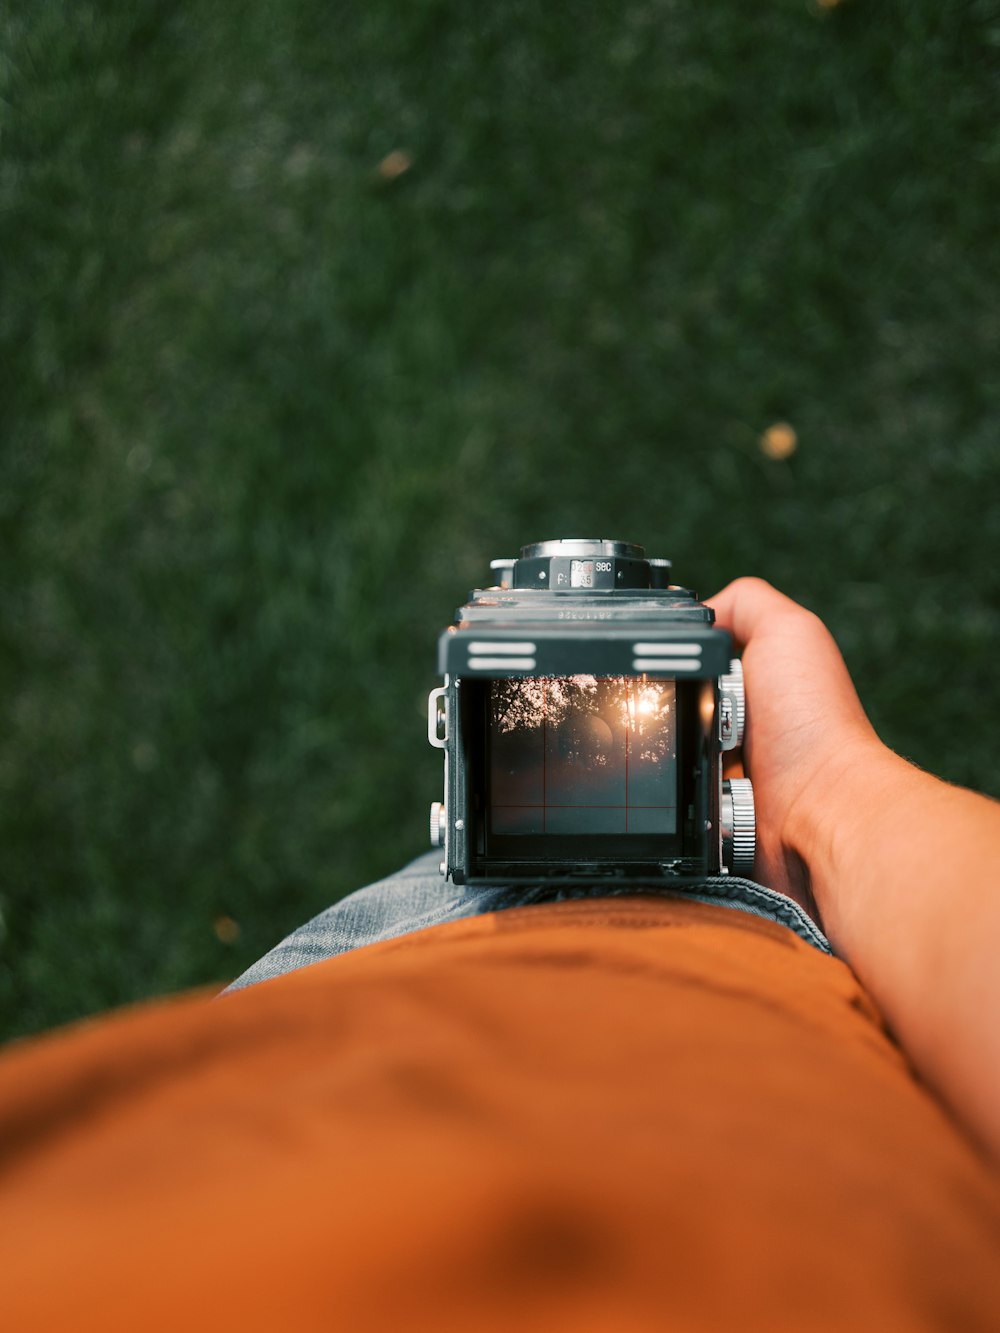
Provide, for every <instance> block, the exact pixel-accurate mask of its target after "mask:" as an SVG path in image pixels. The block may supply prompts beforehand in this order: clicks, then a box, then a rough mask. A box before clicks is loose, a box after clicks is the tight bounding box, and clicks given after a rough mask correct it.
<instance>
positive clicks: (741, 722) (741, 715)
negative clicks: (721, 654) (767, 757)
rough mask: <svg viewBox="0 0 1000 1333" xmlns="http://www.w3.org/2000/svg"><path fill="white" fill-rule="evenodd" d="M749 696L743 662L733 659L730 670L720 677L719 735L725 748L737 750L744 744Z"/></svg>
mask: <svg viewBox="0 0 1000 1333" xmlns="http://www.w3.org/2000/svg"><path fill="white" fill-rule="evenodd" d="M746 720H747V696H746V691H745V690H744V688H743V663H742V662H740V661H737V660H735V659H734V660H733V661H732V662H730V663H729V670H728V671H727V672H726V673H725V675H722V676H720V677H719V721H720V728H719V735H720V739H721V741H722V748H723V750H735V749H736V747H737V746H738V745H742V744H743V732H744V731H745V729H746Z"/></svg>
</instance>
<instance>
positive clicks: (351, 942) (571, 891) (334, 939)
mask: <svg viewBox="0 0 1000 1333" xmlns="http://www.w3.org/2000/svg"><path fill="white" fill-rule="evenodd" d="M440 859H441V853H440V852H428V853H427V854H426V855H424V856H418V857H417V859H416V860H415V861H411V862H410V864H409V865H408V866H406V867H405V868H404V869H403V870H400V871H398V872H397V873H396V874H394V875H389V876H388V878H386V879H380V880H379V881H378V882H377V883H375V884H369V885H368V887H367V888H365V889H358V890H357V892H356V893H352V894H350V895H349V896H348V897H346V898H343V899H341V901H340V902H338V903H334V904H333V906H332V907H328V908H327V909H326V911H325V912H320V914H319V916H315V917H313V919H312V920H311V921H307V922H306V924H305V925H304V926H300V927H299V928H298V930H294V931H292V933H291V935H289V936H288V937H287V939H284V940H282V941H281V943H280V944H278V945H276V946H275V948H273V949H272V950H271V951H270V953H266V954H265V955H264V957H263V958H261V959H259V960H258V961H257V962H256V963H254V964H253V966H252V967H249V968H248V969H247V970H246V972H244V973H243V975H242V976H241V977H237V979H236V980H235V981H234V982H233V983H232V985H231V986H229V987H228V988H227V989H228V990H239V989H240V988H241V987H243V986H251V985H253V984H254V982H257V981H266V980H268V979H269V978H270V977H276V976H280V975H281V974H282V973H283V972H293V971H295V969H296V968H299V967H306V966H307V965H308V964H309V963H318V962H320V961H321V960H322V959H324V958H331V957H333V955H334V954H338V953H347V952H348V951H349V950H350V949H357V948H360V947H361V946H362V945H364V944H376V943H378V942H379V941H381V940H391V939H395V938H396V937H397V936H399V935H409V934H410V933H411V932H413V931H415V930H426V929H427V928H428V927H429V926H440V925H443V924H444V923H445V922H446V921H460V920H461V919H462V918H463V917H469V916H482V915H483V914H484V913H486V912H502V911H505V910H506V909H507V908H508V907H526V906H529V905H531V904H532V903H552V902H560V901H562V900H564V899H567V898H610V897H619V896H621V895H623V894H634V893H656V894H660V895H662V896H664V897H683V898H688V899H694V900H695V901H696V902H700V903H714V904H716V905H721V906H723V907H730V908H732V909H733V910H734V911H737V912H749V913H750V915H751V916H759V917H764V918H765V920H767V921H775V922H777V923H778V925H781V926H787V927H788V929H789V930H793V931H794V932H795V934H796V935H798V936H799V937H800V939H803V940H805V941H806V943H807V944H811V945H813V946H814V947H815V948H817V949H819V950H820V951H821V952H822V953H832V952H833V950H832V949H831V948H830V944H829V942H828V940H827V938H826V936H825V935H824V934H823V933H822V931H821V930H820V929H819V927H818V926H816V925H815V924H814V923H813V921H812V920H811V918H810V917H809V916H807V915H806V913H805V912H804V911H803V910H802V908H801V907H799V905H798V903H795V902H793V901H792V899H791V898H786V897H785V895H784V894H783V893H777V892H775V890H774V889H766V888H764V887H763V886H762V885H760V884H754V883H753V881H752V880H749V879H739V878H738V877H737V876H735V875H717V876H712V877H710V878H708V879H705V880H703V881H702V882H701V883H700V884H697V885H694V886H693V887H691V888H685V889H680V888H676V889H666V888H660V887H659V886H655V887H650V886H649V885H648V884H642V885H635V884H628V883H623V884H615V885H606V884H583V885H580V884H575V885H558V884H556V883H552V884H543V885H537V884H536V885H529V886H527V887H525V888H488V889H483V888H476V889H469V888H466V887H465V886H463V885H461V884H452V883H451V882H450V881H447V880H445V879H444V878H443V877H442V875H441V873H440V871H439V870H438V863H439V862H440Z"/></svg>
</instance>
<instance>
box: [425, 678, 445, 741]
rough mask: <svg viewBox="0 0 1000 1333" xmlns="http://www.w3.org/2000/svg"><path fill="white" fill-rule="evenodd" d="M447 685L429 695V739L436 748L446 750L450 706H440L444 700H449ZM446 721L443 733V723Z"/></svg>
mask: <svg viewBox="0 0 1000 1333" xmlns="http://www.w3.org/2000/svg"><path fill="white" fill-rule="evenodd" d="M447 695H448V689H447V686H442V687H441V688H439V689H436V690H431V692H430V694H429V695H428V696H427V739H428V741H429V742H430V744H431V745H433V746H434V748H435V750H444V749H446V748H447V745H448V706H447V702H445V706H444V707H443V708H440V707H438V705H439V703H440V702H441V701H442V700H447ZM442 723H444V732H443V734H442V731H441V724H442Z"/></svg>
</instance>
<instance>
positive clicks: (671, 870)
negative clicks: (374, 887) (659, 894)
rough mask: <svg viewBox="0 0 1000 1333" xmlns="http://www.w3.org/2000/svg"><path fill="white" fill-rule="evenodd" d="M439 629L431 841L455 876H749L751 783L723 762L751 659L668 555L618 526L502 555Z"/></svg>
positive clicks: (738, 720)
mask: <svg viewBox="0 0 1000 1333" xmlns="http://www.w3.org/2000/svg"><path fill="white" fill-rule="evenodd" d="M491 569H492V570H493V573H494V582H495V586H493V587H490V588H476V589H474V590H473V591H472V593H471V594H470V597H469V601H468V602H467V603H466V605H465V606H462V607H460V608H459V610H458V612H457V614H456V619H455V623H454V624H453V625H451V626H450V627H449V628H448V629H447V630H445V632H444V633H443V634H442V635H441V638H440V640H439V644H438V669H439V672H440V674H441V675H442V676H443V678H444V685H443V686H442V687H441V688H439V689H435V690H432V691H431V694H430V698H429V700H428V739H429V740H430V743H431V745H433V746H435V747H437V748H438V749H440V750H443V751H444V800H443V801H435V802H434V804H433V805H432V806H431V842H432V844H433V845H434V846H436V847H442V848H443V849H444V859H443V861H442V862H441V872H442V874H444V875H445V876H446V877H447V878H449V879H451V880H453V881H454V882H455V883H456V884H469V885H484V886H485V885H488V884H511V883H518V882H525V881H529V880H530V881H533V882H537V881H539V880H551V879H558V878H562V879H566V880H573V881H591V882H600V881H602V880H605V879H617V880H626V879H637V880H656V881H659V880H671V881H677V882H680V883H683V882H694V881H696V880H699V879H704V878H705V877H706V876H708V875H726V874H730V873H731V874H734V875H750V874H751V873H752V870H753V859H754V849H755V842H756V830H755V818H754V803H753V791H752V789H751V786H750V783H749V781H748V780H746V779H745V778H733V779H731V780H729V781H725V780H723V777H722V755H723V753H724V752H725V751H727V750H731V749H734V748H735V747H736V746H738V745H739V744H740V743H741V741H742V739H743V725H744V716H745V703H744V693H743V673H742V668H741V667H740V664H739V662H737V661H730V653H731V651H732V644H731V640H730V637H729V635H728V634H727V633H726V631H725V630H722V629H719V628H717V627H716V626H715V625H714V624H713V621H714V619H715V615H714V612H713V611H712V609H711V608H710V607H707V606H705V605H703V604H702V603H701V602H699V601H698V599H697V597H696V596H695V594H694V593H693V592H691V591H689V590H688V589H687V588H681V587H678V586H677V585H676V584H673V583H671V582H670V561H669V560H652V559H647V558H646V555H645V552H644V550H643V548H642V547H641V546H634V545H632V544H631V543H629V542H619V541H590V540H560V541H547V542H537V543H535V544H534V545H531V546H525V547H523V548H522V550H521V555H520V558H519V559H516V560H494V561H492V563H491Z"/></svg>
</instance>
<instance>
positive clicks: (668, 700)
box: [489, 676, 677, 834]
mask: <svg viewBox="0 0 1000 1333" xmlns="http://www.w3.org/2000/svg"><path fill="white" fill-rule="evenodd" d="M675 716H676V685H675V682H674V681H673V680H671V679H666V680H661V679H653V678H651V677H648V676H558V677H541V676H528V677H524V678H522V679H512V678H507V679H504V680H494V681H492V682H491V689H490V733H489V749H490V756H489V773H490V827H491V828H492V831H493V832H494V833H496V834H534V833H551V834H593V833H668V834H670V833H676V831H677V762H676V755H677V747H676V739H675V738H676V726H675Z"/></svg>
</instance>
